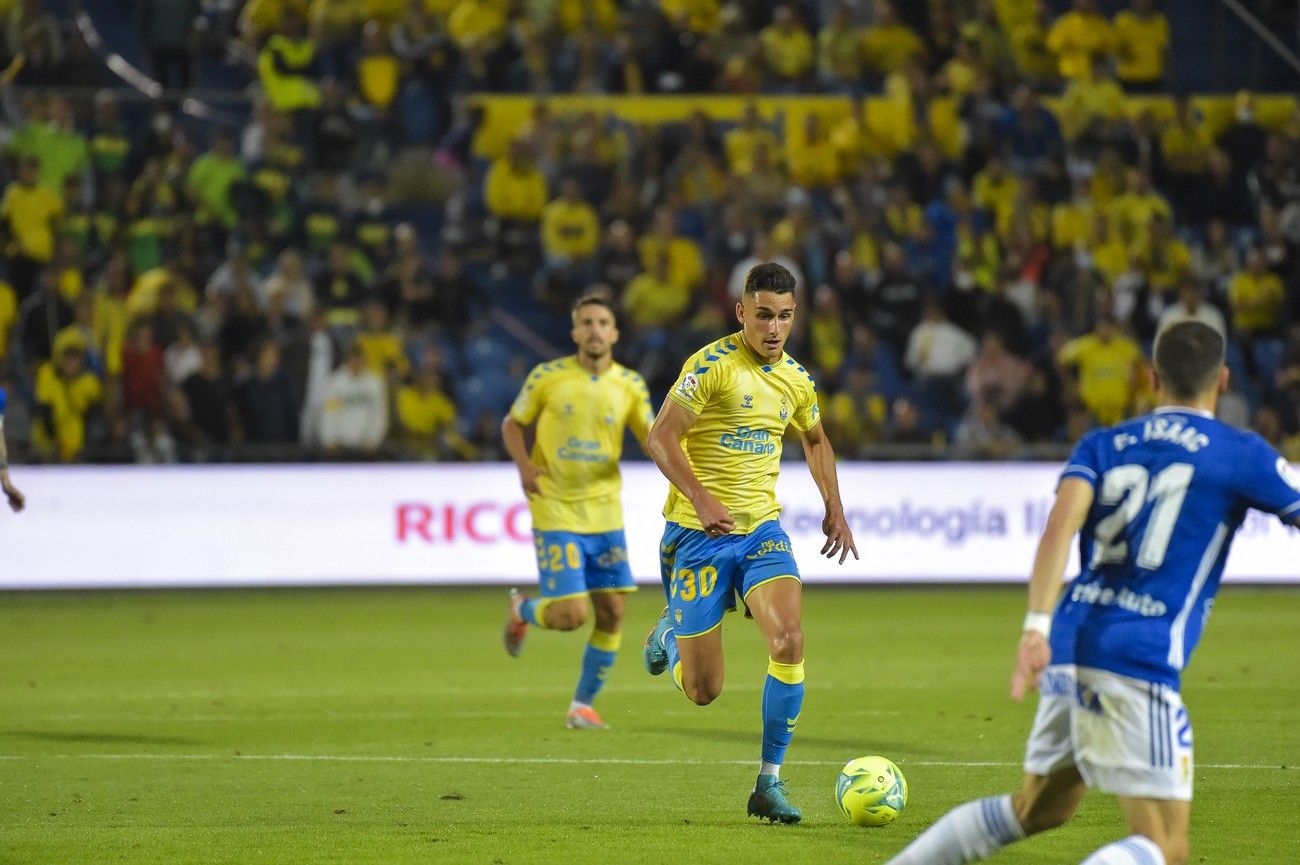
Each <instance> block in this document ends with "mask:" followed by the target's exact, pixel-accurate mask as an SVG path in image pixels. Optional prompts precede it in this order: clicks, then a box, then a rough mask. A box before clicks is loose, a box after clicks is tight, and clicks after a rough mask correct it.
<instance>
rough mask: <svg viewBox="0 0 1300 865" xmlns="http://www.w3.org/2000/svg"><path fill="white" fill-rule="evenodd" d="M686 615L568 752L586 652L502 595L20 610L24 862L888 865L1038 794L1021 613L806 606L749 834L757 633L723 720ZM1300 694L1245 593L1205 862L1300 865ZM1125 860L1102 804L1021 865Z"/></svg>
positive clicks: (1220, 643) (215, 597)
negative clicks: (514, 633) (686, 675)
mask: <svg viewBox="0 0 1300 865" xmlns="http://www.w3.org/2000/svg"><path fill="white" fill-rule="evenodd" d="M661 603H662V600H661V597H660V596H659V593H658V591H657V590H643V591H641V592H640V593H638V595H637V596H635V597H634V599H633V600H632V602H631V604H630V607H629V617H628V618H629V621H628V625H627V630H626V638H625V641H624V647H623V651H622V653H621V655H620V660H619V663H618V665H617V666H616V667H615V668H614V669H613V670H612V671H611V673H610V677H609V681H608V684H607V687H606V689H605V692H604V693H603V694H602V696H601V699H600V701H599V707H600V708H601V710H602V711H603V712H604V714H605V718H606V720H608V721H610V722H611V724H612V725H613V729H612V730H610V731H608V732H571V731H568V730H565V729H564V728H563V725H562V717H563V712H564V709H565V707H566V706H567V703H568V700H569V697H570V694H571V690H572V686H573V683H574V680H575V678H576V675H577V662H578V657H579V653H580V651H581V646H582V641H583V637H582V636H579V635H578V634H551V633H539V632H537V631H535V630H534V631H533V632H532V633H530V634H529V639H528V643H527V645H526V646H525V649H524V653H523V655H522V656H521V657H520V658H518V659H510V658H507V657H506V655H505V653H504V652H503V651H502V649H501V646H500V642H499V640H500V625H501V616H502V613H503V612H504V609H505V593H504V591H501V590H499V589H498V590H490V591H489V590H445V589H444V590H438V589H374V590H301V591H256V592H253V591H249V592H236V591H222V592H209V593H202V592H173V593H165V592H139V593H132V592H115V593H103V594H86V593H74V594H21V593H19V594H7V595H3V596H0V863H22V865H29V863H65V862H76V863H89V862H130V863H186V862H195V863H200V862H201V863H254V862H256V863H289V862H292V863H309V862H310V863H320V862H347V863H372V862H373V863H386V865H391V863H406V862H412V863H414V862H420V863H427V862H437V863H460V862H465V863H485V865H494V863H508V865H515V863H552V862H604V863H641V862H644V863H688V862H735V863H746V865H751V863H755V862H815V863H816V862H827V863H831V862H834V863H849V862H851V863H873V862H882V861H884V860H885V859H886V858H887V857H888V856H889V855H891V854H893V853H894V852H896V851H897V850H899V849H900V848H901V847H902V846H903V844H904V843H905V842H906V841H907V840H909V839H910V838H912V837H913V836H914V835H915V834H916V833H917V832H919V831H920V830H921V829H923V828H924V827H925V826H927V825H928V824H929V823H930V822H931V821H933V820H934V819H935V818H936V817H938V816H939V815H940V814H942V813H943V812H944V811H946V810H947V809H948V808H950V807H951V806H953V805H955V804H957V803H959V802H961V801H964V800H966V799H969V798H973V797H976V796H980V795H985V794H989V793H993V792H997V791H1001V790H1008V789H1010V788H1012V787H1014V786H1015V785H1016V784H1017V783H1018V780H1019V776H1020V770H1019V760H1020V757H1021V748H1022V744H1023V741H1024V736H1025V733H1026V732H1027V729H1028V726H1029V723H1030V719H1031V716H1032V710H1033V705H1032V701H1030V702H1028V703H1026V704H1025V705H1017V704H1013V703H1011V702H1010V701H1009V700H1008V699H1007V697H1006V682H1007V676H1008V673H1009V669H1010V667H1009V665H1010V661H1011V657H1012V651H1013V647H1014V644H1015V641H1016V639H1017V636H1018V634H1017V630H1018V624H1019V621H1020V616H1021V611H1022V609H1023V593H1022V591H1021V590H1018V589H1012V588H998V589H927V590H912V589H907V590H905V589H893V588H843V589H831V588H818V587H813V588H811V589H809V590H808V591H807V600H806V607H807V609H806V615H805V632H806V634H807V653H808V680H807V684H808V692H807V700H806V702H805V705H804V713H803V717H802V720H801V722H800V725H799V731H798V733H797V734H796V736H795V740H794V745H793V747H792V749H791V752H790V755H789V759H790V763H789V764H788V765H787V768H786V771H785V772H784V773H783V774H784V775H785V776H786V777H787V778H788V779H789V781H790V784H791V790H792V796H793V798H794V801H795V802H796V803H798V804H800V805H801V806H802V807H803V809H804V814H805V822H804V823H803V824H802V825H799V826H793V827H786V826H766V825H759V824H758V823H757V822H755V821H752V820H747V819H746V817H745V799H746V795H747V793H748V791H749V787H750V785H751V783H752V781H753V776H754V773H755V770H756V764H757V757H758V735H759V733H758V727H759V721H758V697H759V687H760V684H761V681H762V678H763V675H764V669H765V662H766V656H765V652H764V650H763V648H762V646H761V644H760V641H759V638H758V634H757V630H756V629H755V627H754V626H753V623H751V622H747V621H745V620H743V619H741V618H740V617H738V616H730V617H728V620H727V624H726V626H725V627H726V643H727V650H728V655H727V658H728V664H729V668H728V671H727V676H728V681H727V686H726V689H725V691H724V693H723V695H722V697H721V698H720V699H719V700H718V701H717V702H716V703H714V704H713V705H712V706H709V707H707V708H704V709H701V708H697V707H695V706H692V705H690V704H689V703H688V702H687V701H686V700H685V699H684V698H683V697H682V696H681V695H680V694H678V693H677V692H676V691H675V690H674V689H673V688H672V687H671V685H670V684H669V683H668V682H667V681H666V680H665V679H651V678H650V677H649V676H647V675H646V674H645V673H644V672H643V671H642V669H641V664H640V641H641V636H642V634H643V633H644V631H645V629H646V628H648V627H649V625H650V624H651V623H652V622H653V620H654V618H655V616H656V614H657V612H658V610H659V607H660V605H661ZM1298 669H1300V592H1297V591H1294V590H1255V589H1238V588H1232V587H1229V588H1228V589H1227V590H1226V591H1225V592H1224V593H1223V595H1222V596H1221V597H1220V599H1219V604H1218V608H1217V610H1216V612H1215V615H1214V618H1213V621H1212V622H1211V623H1210V628H1209V634H1208V637H1207V639H1206V641H1205V644H1204V645H1203V646H1202V647H1201V649H1200V651H1199V652H1198V654H1197V656H1196V658H1195V659H1194V661H1193V664H1192V668H1191V670H1190V672H1189V674H1188V677H1187V681H1186V682H1185V686H1184V692H1185V696H1186V699H1187V702H1188V704H1189V706H1190V708H1191V713H1192V718H1193V722H1194V724H1195V729H1196V748H1197V760H1198V766H1197V769H1196V802H1195V805H1194V808H1193V835H1192V850H1193V854H1192V862H1195V863H1199V862H1211V863H1232V865H1242V863H1269V865H1276V863H1292V862H1300V811H1298V810H1297V808H1296V804H1297V802H1300V771H1297V769H1296V765H1297V764H1300V734H1298V733H1297V727H1296V717H1297V716H1296V712H1297V707H1300V676H1298V675H1297V673H1296V671H1297V670H1298ZM872 753H879V754H884V755H886V756H888V757H890V758H892V759H894V760H895V761H896V762H898V764H899V765H900V766H901V768H902V769H903V771H904V773H905V774H906V775H907V778H908V781H909V783H910V785H911V801H910V802H909V804H908V809H907V811H906V813H904V815H903V816H902V818H901V819H900V820H899V821H898V822H897V823H895V824H894V825H892V826H889V827H886V828H883V829H861V828H857V827H853V826H850V825H849V824H848V823H847V822H846V821H844V820H843V818H842V817H841V816H840V814H839V812H838V809H837V808H836V805H835V803H834V801H833V795H832V794H833V789H834V781H835V777H836V773H837V770H838V768H839V766H840V765H842V764H843V763H844V762H845V761H847V760H848V759H850V758H852V757H858V756H862V755H865V754H872ZM1121 834H1123V833H1122V830H1121V822H1120V819H1119V814H1118V810H1117V808H1116V806H1115V804H1114V803H1113V801H1111V800H1109V799H1108V798H1106V797H1104V796H1099V795H1090V796H1089V797H1088V799H1087V800H1086V801H1085V802H1084V805H1083V808H1082V809H1081V811H1080V814H1079V816H1078V817H1077V818H1076V820H1075V822H1074V823H1073V824H1071V825H1070V826H1068V827H1066V828H1065V829H1063V830H1060V831H1058V832H1056V833H1053V834H1050V835H1048V836H1043V837H1040V838H1036V839H1032V840H1030V841H1028V842H1025V843H1023V844H1021V845H1018V846H1016V847H1014V848H1012V849H1010V850H1008V851H1006V852H1005V853H1003V854H1002V855H1001V856H999V857H998V858H996V859H995V860H993V861H995V862H998V863H1006V865H1012V863H1047V862H1051V863H1071V862H1078V861H1080V860H1082V859H1083V858H1084V857H1085V856H1086V855H1087V854H1088V853H1089V852H1090V851H1091V850H1093V849H1095V848H1096V847H1098V846H1100V845H1101V844H1103V843H1105V842H1106V841H1108V840H1111V839H1114V838H1116V837H1119V836H1120V835H1121Z"/></svg>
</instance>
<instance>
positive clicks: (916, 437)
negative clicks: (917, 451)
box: [885, 397, 933, 445]
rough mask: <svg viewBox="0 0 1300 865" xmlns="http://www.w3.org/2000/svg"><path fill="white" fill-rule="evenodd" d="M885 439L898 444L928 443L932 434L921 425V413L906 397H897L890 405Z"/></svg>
mask: <svg viewBox="0 0 1300 865" xmlns="http://www.w3.org/2000/svg"><path fill="white" fill-rule="evenodd" d="M885 441H887V442H889V443H890V444H898V445H928V444H930V443H931V442H932V441H933V436H932V435H931V434H930V433H929V432H927V431H926V430H925V429H924V428H923V427H922V426H921V413H920V412H919V411H918V410H917V407H916V404H915V403H913V402H912V401H911V400H910V399H907V398H906V397H898V398H897V399H895V400H894V402H893V405H892V406H891V407H890V413H889V423H888V425H887V426H886V427H885Z"/></svg>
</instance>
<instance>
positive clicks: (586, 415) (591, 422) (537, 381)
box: [510, 355, 654, 534]
mask: <svg viewBox="0 0 1300 865" xmlns="http://www.w3.org/2000/svg"><path fill="white" fill-rule="evenodd" d="M510 416H511V417H513V418H514V419H515V420H516V421H517V422H518V423H520V424H522V425H523V426H528V425H529V424H532V423H536V424H537V430H536V440H535V441H534V443H533V450H532V454H531V457H532V460H533V464H534V465H536V466H538V467H539V468H543V469H545V470H546V473H545V474H544V475H542V476H541V477H540V478H539V479H538V486H540V487H541V490H542V493H541V495H529V497H528V510H529V512H530V513H531V514H532V518H533V528H534V529H537V530H539V531H563V532H577V533H579V534H601V533H603V532H612V531H615V530H617V529H621V528H623V506H622V503H621V502H620V500H619V491H620V490H621V489H622V478H621V477H620V475H619V471H618V460H619V457H620V456H621V455H622V453H623V430H624V428H625V427H628V426H630V427H632V431H633V433H634V434H635V435H636V437H637V438H638V439H639V440H641V441H644V440H645V437H646V433H647V432H649V430H650V424H651V423H652V422H653V421H654V410H653V409H652V408H651V406H650V391H649V390H648V389H647V388H646V384H645V379H643V378H641V375H640V373H637V372H634V371H633V370H630V369H628V368H627V367H625V366H622V365H620V364H617V363H614V364H610V366H609V369H607V370H605V371H604V372H603V373H601V374H600V375H592V374H591V373H590V372H588V371H587V370H585V369H583V367H582V365H581V364H579V363H578V359H577V358H576V357H574V356H572V355H570V356H569V357H564V358H560V359H559V360H556V361H551V362H550V363H543V364H539V365H538V366H536V367H534V368H533V371H532V372H531V373H529V375H528V378H527V380H525V381H524V386H523V389H522V390H520V391H519V396H518V397H516V399H515V403H514V406H513V407H512V408H511V409H510Z"/></svg>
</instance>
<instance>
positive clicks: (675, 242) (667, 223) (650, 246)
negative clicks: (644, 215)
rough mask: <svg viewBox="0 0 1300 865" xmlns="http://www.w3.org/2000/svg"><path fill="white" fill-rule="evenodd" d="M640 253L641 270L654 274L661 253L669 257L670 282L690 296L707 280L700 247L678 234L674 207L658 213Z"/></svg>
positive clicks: (643, 240) (642, 242) (639, 248)
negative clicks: (691, 291)
mask: <svg viewBox="0 0 1300 865" xmlns="http://www.w3.org/2000/svg"><path fill="white" fill-rule="evenodd" d="M637 251H638V252H639V253H640V254H641V266H642V267H643V268H645V269H646V270H654V269H655V268H656V267H657V265H658V263H659V262H660V260H661V253H666V254H667V260H668V277H669V279H670V281H671V282H672V283H673V284H674V285H678V286H681V287H682V288H683V289H685V290H687V291H688V292H689V291H690V290H691V289H694V288H695V287H696V286H697V285H699V284H700V283H701V282H702V281H703V280H704V260H703V258H702V256H701V254H700V247H699V245H698V244H697V243H696V242H695V241H694V240H691V239H690V238H689V237H686V236H685V235H682V234H679V233H678V232H677V226H676V215H675V214H674V213H673V210H672V208H671V207H661V208H659V209H658V210H656V211H655V215H654V222H653V224H652V226H651V228H650V231H649V232H647V233H646V234H645V235H643V236H642V237H641V239H640V240H639V241H638V242H637Z"/></svg>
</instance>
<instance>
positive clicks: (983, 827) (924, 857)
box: [887, 766, 1087, 865]
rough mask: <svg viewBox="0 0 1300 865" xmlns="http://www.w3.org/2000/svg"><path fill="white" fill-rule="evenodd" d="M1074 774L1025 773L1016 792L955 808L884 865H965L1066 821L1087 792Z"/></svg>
mask: <svg viewBox="0 0 1300 865" xmlns="http://www.w3.org/2000/svg"><path fill="white" fill-rule="evenodd" d="M1086 789H1087V788H1086V785H1085V784H1084V783H1083V778H1082V776H1080V775H1079V770H1078V769H1077V768H1075V767H1074V766H1066V767H1065V768H1063V769H1060V770H1058V771H1056V772H1053V773H1052V774H1050V775H1036V774H1033V773H1028V772H1027V773H1025V779H1024V781H1023V783H1022V784H1021V787H1020V792H1019V793H1016V794H1015V795H1012V796H1005V795H1004V796H990V797H988V798H986V799H976V800H975V801H973V802H967V803H965V804H963V805H958V806H957V807H956V808H954V809H952V810H951V811H949V812H948V813H947V814H945V815H943V816H942V817H940V818H939V819H938V821H936V822H935V823H934V824H933V825H932V826H930V828H928V829H926V830H925V831H924V832H922V833H921V835H920V836H919V837H918V838H917V839H916V840H915V841H913V842H912V843H911V844H908V845H907V848H906V849H905V850H903V851H902V852H901V853H899V854H898V855H897V856H895V857H894V858H893V859H890V860H889V862H888V863H887V865H966V863H968V862H978V861H980V860H981V859H985V858H987V857H989V856H992V855H993V854H994V853H996V852H998V851H999V850H1001V849H1002V848H1003V847H1006V846H1007V845H1008V844H1012V843H1014V842H1016V841H1019V840H1020V839H1022V838H1024V837H1026V836H1027V835H1034V834H1037V833H1039V832H1046V831H1047V830H1048V829H1055V828H1056V827H1057V826H1060V825H1061V824H1063V823H1065V822H1066V821H1068V820H1069V819H1070V818H1071V817H1073V816H1074V812H1075V811H1076V810H1078V808H1079V803H1080V802H1081V801H1082V800H1083V794H1084V791H1085V790H1086Z"/></svg>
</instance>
